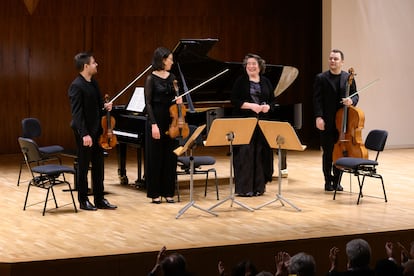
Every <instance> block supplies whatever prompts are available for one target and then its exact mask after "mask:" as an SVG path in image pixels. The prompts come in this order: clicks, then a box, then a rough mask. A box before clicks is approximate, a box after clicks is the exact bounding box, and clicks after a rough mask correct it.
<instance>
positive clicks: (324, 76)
mask: <svg viewBox="0 0 414 276" xmlns="http://www.w3.org/2000/svg"><path fill="white" fill-rule="evenodd" d="M343 65H344V54H343V52H342V51H340V50H338V49H333V50H331V52H330V54H329V70H328V71H325V72H322V73H320V74H318V75H317V76H316V78H315V82H314V85H313V90H314V92H313V105H314V115H315V123H316V127H317V128H318V129H319V132H320V141H321V147H322V151H323V154H322V170H323V174H324V178H325V191H333V190H335V188H337V190H338V191H342V190H343V188H342V186H341V185H340V184H338V183H337V182H338V178H339V170H338V169H337V168H336V167H335V166H333V151H334V146H335V143H337V141H338V137H339V131H338V130H337V127H336V114H337V112H338V111H340V109H341V108H342V107H344V106H355V105H356V104H357V103H358V100H359V96H358V94H356V95H354V96H352V97H348V95H352V94H354V92H356V91H357V89H356V84H355V81H354V79H353V78H352V79H351V78H349V77H350V74H349V73H348V72H345V71H343V70H342V67H343ZM337 184H338V185H339V186H338V187H336V185H337Z"/></svg>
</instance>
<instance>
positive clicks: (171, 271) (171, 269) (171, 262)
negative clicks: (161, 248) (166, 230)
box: [160, 253, 187, 276]
mask: <svg viewBox="0 0 414 276" xmlns="http://www.w3.org/2000/svg"><path fill="white" fill-rule="evenodd" d="M160 266H161V268H162V271H163V272H164V275H165V276H183V275H187V271H186V260H185V258H184V256H183V255H181V254H179V253H172V254H170V255H168V256H166V257H165V258H164V259H163V260H162V261H161V264H160Z"/></svg>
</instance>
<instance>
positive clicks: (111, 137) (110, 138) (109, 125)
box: [99, 94, 118, 150]
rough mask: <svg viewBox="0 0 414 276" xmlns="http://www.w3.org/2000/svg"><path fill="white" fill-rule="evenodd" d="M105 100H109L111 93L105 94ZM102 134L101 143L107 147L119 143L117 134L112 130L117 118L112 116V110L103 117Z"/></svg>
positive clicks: (106, 148)
mask: <svg viewBox="0 0 414 276" xmlns="http://www.w3.org/2000/svg"><path fill="white" fill-rule="evenodd" d="M105 102H106V103H107V102H109V95H108V94H106V95H105ZM101 125H102V129H103V132H102V135H101V137H99V145H100V146H101V147H102V148H103V149H105V150H110V149H112V148H113V147H115V146H116V144H117V142H118V141H117V139H116V135H115V134H113V132H112V130H113V128H114V127H115V118H114V117H112V116H111V112H110V111H107V112H106V115H105V116H102V119H101Z"/></svg>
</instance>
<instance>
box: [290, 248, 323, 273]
mask: <svg viewBox="0 0 414 276" xmlns="http://www.w3.org/2000/svg"><path fill="white" fill-rule="evenodd" d="M288 270H289V273H290V274H296V275H298V276H314V275H316V264H315V259H314V258H313V257H312V255H309V254H306V253H304V252H300V253H297V254H295V255H293V256H292V257H291V258H290V260H289V267H288Z"/></svg>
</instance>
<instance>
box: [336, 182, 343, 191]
mask: <svg viewBox="0 0 414 276" xmlns="http://www.w3.org/2000/svg"><path fill="white" fill-rule="evenodd" d="M335 188H336V189H335ZM334 190H337V191H339V192H342V191H343V190H344V187H342V186H341V184H339V185H338V187H334Z"/></svg>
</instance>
